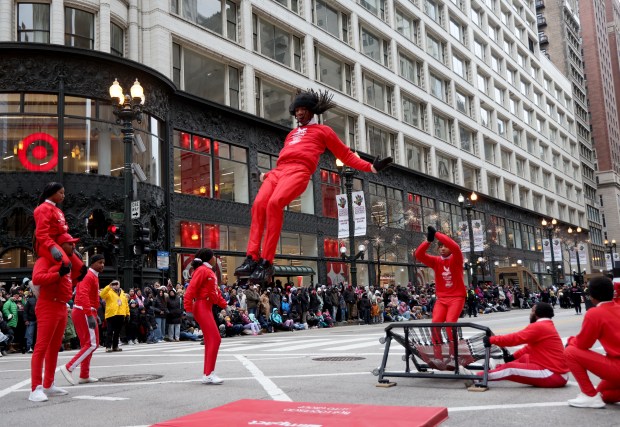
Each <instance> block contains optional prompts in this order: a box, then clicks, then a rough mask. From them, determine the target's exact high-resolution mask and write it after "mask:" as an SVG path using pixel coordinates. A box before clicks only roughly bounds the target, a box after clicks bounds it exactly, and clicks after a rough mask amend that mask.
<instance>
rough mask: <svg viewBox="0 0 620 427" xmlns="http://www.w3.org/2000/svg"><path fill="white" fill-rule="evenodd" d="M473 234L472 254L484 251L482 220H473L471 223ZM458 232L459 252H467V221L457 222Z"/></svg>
mask: <svg viewBox="0 0 620 427" xmlns="http://www.w3.org/2000/svg"><path fill="white" fill-rule="evenodd" d="M471 227H472V229H473V234H474V252H483V251H484V230H483V229H482V220H480V219H474V220H472V222H471ZM459 230H461V252H466V253H467V252H469V245H470V243H469V226H468V225H467V221H461V222H459Z"/></svg>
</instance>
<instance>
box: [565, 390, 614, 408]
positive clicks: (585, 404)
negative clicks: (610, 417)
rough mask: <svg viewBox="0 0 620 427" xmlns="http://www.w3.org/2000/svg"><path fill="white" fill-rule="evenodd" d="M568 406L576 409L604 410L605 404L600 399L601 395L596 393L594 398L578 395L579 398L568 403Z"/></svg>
mask: <svg viewBox="0 0 620 427" xmlns="http://www.w3.org/2000/svg"><path fill="white" fill-rule="evenodd" d="M568 406H574V407H576V408H604V407H605V402H604V401H603V398H602V397H601V393H596V394H595V395H594V396H588V395H587V394H583V393H579V396H577V397H576V398H574V399H570V400H569V401H568Z"/></svg>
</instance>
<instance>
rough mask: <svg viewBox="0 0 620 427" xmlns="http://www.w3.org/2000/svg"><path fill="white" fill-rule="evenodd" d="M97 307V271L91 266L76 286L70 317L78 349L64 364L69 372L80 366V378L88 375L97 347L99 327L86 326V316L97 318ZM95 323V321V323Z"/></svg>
mask: <svg viewBox="0 0 620 427" xmlns="http://www.w3.org/2000/svg"><path fill="white" fill-rule="evenodd" d="M98 308H99V273H98V272H96V271H95V270H93V269H92V268H89V269H88V273H86V277H84V280H82V281H81V282H80V283H78V284H77V286H76V291H75V300H74V304H73V311H72V312H71V319H73V324H74V326H75V332H76V333H77V336H78V338H79V339H80V346H81V348H80V351H79V352H78V353H77V354H76V355H75V356H73V359H71V361H70V362H69V363H67V364H66V366H65V367H66V368H67V370H68V371H69V372H73V370H74V369H75V368H77V367H78V366H80V378H89V377H90V360H91V359H92V357H93V353H94V352H95V350H97V348H98V347H99V328H98V327H95V328H94V329H91V328H89V327H88V319H87V317H88V316H94V317H95V320H96V318H97V309H98ZM95 324H96V323H95Z"/></svg>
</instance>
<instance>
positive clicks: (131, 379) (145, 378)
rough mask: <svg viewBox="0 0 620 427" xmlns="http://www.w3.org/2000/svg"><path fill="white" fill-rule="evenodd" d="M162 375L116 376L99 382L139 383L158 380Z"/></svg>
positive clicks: (100, 379)
mask: <svg viewBox="0 0 620 427" xmlns="http://www.w3.org/2000/svg"><path fill="white" fill-rule="evenodd" d="M161 377H163V375H155V374H137V375H117V376H114V377H103V378H99V381H101V382H104V383H139V382H142V381H153V380H158V379H160V378H161Z"/></svg>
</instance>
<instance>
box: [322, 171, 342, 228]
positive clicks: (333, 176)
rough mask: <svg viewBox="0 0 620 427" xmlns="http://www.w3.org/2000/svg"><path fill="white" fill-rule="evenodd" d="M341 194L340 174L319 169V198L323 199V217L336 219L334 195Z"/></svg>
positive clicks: (336, 211)
mask: <svg viewBox="0 0 620 427" xmlns="http://www.w3.org/2000/svg"><path fill="white" fill-rule="evenodd" d="M341 192H342V190H341V187H340V174H338V173H336V172H331V171H328V170H325V169H321V196H322V198H323V216H324V217H326V218H338V208H337V206H336V195H338V194H340V193H341Z"/></svg>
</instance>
